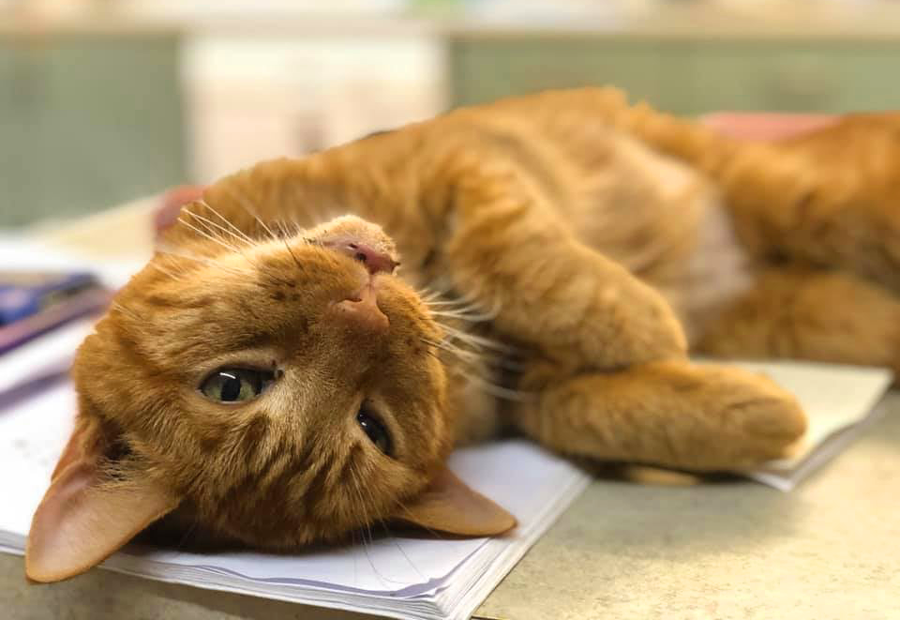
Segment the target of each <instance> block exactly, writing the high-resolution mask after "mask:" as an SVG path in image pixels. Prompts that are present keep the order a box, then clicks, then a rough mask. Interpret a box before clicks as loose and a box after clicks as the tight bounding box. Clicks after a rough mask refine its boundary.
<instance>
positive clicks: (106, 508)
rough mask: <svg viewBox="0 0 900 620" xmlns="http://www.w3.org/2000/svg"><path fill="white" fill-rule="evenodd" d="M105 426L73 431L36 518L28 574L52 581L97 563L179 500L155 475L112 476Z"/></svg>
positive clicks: (29, 546)
mask: <svg viewBox="0 0 900 620" xmlns="http://www.w3.org/2000/svg"><path fill="white" fill-rule="evenodd" d="M99 432H100V431H99V425H93V426H90V425H81V426H79V428H78V429H77V430H76V432H75V433H73V435H72V438H71V439H70V440H69V443H68V445H67V446H66V449H65V450H64V451H63V454H62V456H61V457H60V460H59V463H58V464H57V467H56V470H55V471H54V473H53V482H52V483H51V484H50V488H49V489H47V492H46V493H45V494H44V499H43V500H42V501H41V503H40V505H39V506H38V508H37V511H36V512H35V513H34V517H33V518H32V521H31V530H30V532H29V533H28V542H27V543H26V545H25V574H26V575H27V577H28V578H29V579H31V580H32V581H37V582H43V583H49V582H53V581H60V580H62V579H68V578H69V577H74V576H75V575H79V574H81V573H83V572H85V571H87V570H89V569H90V568H92V567H93V566H96V565H97V564H99V563H100V562H102V561H103V560H105V559H106V558H107V557H109V556H110V555H112V554H113V553H114V552H115V551H116V550H118V549H119V548H120V547H121V546H123V545H124V544H125V543H127V542H128V541H129V540H131V539H132V538H133V537H134V536H135V535H136V534H137V533H138V532H140V531H141V530H142V529H144V528H145V527H147V526H148V525H150V524H151V523H152V522H153V521H156V520H157V519H159V518H160V517H162V516H164V515H165V514H167V513H168V512H171V511H172V510H173V509H174V508H175V507H176V506H178V503H179V502H178V499H177V498H175V497H173V495H172V494H171V493H170V492H169V491H168V490H166V489H164V488H162V486H161V485H159V484H158V483H155V482H153V481H152V480H151V479H150V478H146V479H138V478H136V477H133V478H134V479H132V478H129V477H126V478H123V479H117V480H109V479H108V478H107V477H106V476H104V473H103V471H102V469H101V466H100V463H101V461H102V457H103V456H104V455H103V454H102V448H103V446H104V445H106V442H105V441H103V440H102V439H101V438H99V437H98V436H97V434H98V433H99Z"/></svg>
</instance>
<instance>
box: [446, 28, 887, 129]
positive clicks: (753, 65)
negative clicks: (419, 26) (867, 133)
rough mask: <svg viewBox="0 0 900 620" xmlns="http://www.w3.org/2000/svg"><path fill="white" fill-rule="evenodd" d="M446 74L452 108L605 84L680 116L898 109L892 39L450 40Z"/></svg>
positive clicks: (622, 38)
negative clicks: (736, 112)
mask: <svg viewBox="0 0 900 620" xmlns="http://www.w3.org/2000/svg"><path fill="white" fill-rule="evenodd" d="M450 68H451V69H450V77H451V86H452V100H453V103H454V104H456V105H466V104H473V103H480V102H484V101H490V100H493V99H498V98H500V97H504V96H509V95H518V94H524V93H528V92H534V91H537V90H542V89H545V88H568V87H576V86H584V85H596V86H600V85H608V84H610V85H615V86H618V87H620V88H623V89H624V90H625V91H626V92H627V93H628V95H629V98H630V99H631V100H632V101H636V100H642V99H643V100H646V101H648V102H650V103H651V104H653V105H654V106H655V107H657V108H659V109H662V110H666V111H668V112H673V113H676V114H685V115H693V114H700V113H703V112H708V111H713V110H782V111H807V112H842V111H848V110H861V111H863V110H879V109H900V79H897V78H896V76H897V75H900V42H890V41H885V42H878V41H838V40H824V39H823V40H814V41H805V42H803V41H799V42H798V41H791V40H777V39H775V40H765V41H763V40H748V41H724V40H715V39H705V40H704V39H702V38H697V39H694V40H691V39H684V40H682V39H679V40H674V39H670V40H666V39H652V38H646V39H644V38H624V37H605V36H598V37H584V36H579V38H574V39H569V38H559V37H552V38H546V37H529V36H527V35H522V36H517V37H516V38H495V39H491V38H471V39H469V38H460V39H458V40H455V41H453V42H452V43H451V45H450Z"/></svg>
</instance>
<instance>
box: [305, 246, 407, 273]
mask: <svg viewBox="0 0 900 620" xmlns="http://www.w3.org/2000/svg"><path fill="white" fill-rule="evenodd" d="M322 245H324V246H325V247H329V248H332V249H335V250H337V251H339V252H343V253H344V254H346V255H347V256H350V257H351V258H355V259H356V260H358V261H359V262H361V263H363V264H364V265H365V266H366V269H368V270H369V273H371V274H376V273H380V272H384V273H393V272H394V269H395V268H396V267H397V261H395V260H394V259H393V258H391V257H390V255H389V254H387V252H381V251H379V250H376V249H375V248H373V247H372V246H370V245H367V244H365V243H362V242H361V241H359V240H357V239H346V238H344V239H334V240H327V241H324V242H323V243H322Z"/></svg>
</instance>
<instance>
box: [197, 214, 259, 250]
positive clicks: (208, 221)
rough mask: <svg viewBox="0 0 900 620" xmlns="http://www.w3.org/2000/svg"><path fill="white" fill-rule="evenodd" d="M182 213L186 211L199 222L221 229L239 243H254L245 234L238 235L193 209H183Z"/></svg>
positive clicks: (251, 244)
mask: <svg viewBox="0 0 900 620" xmlns="http://www.w3.org/2000/svg"><path fill="white" fill-rule="evenodd" d="M184 213H187V214H188V215H190V216H191V217H193V218H194V219H196V220H199V221H200V222H202V223H203V224H205V225H206V226H212V227H214V228H216V229H217V230H220V231H222V232H223V233H225V234H226V235H229V236H230V237H233V238H234V239H236V240H237V241H239V242H241V243H245V244H247V245H250V246H253V245H256V243H255V242H254V241H253V240H252V239H250V238H249V237H248V236H247V235H245V234H243V233H241V234H240V235H238V234H236V233H234V232H233V231H231V230H229V229H228V228H225V227H224V226H222V225H221V224H219V223H217V222H213V221H212V220H211V219H209V218H206V217H203V216H202V215H200V214H199V213H194V212H193V211H187V210H185V211H184ZM232 228H234V227H233V226H232ZM235 230H237V229H235ZM238 232H240V231H238Z"/></svg>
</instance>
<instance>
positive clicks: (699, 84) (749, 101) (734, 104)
mask: <svg viewBox="0 0 900 620" xmlns="http://www.w3.org/2000/svg"><path fill="white" fill-rule="evenodd" d="M684 67H685V71H686V73H685V89H686V90H687V91H688V92H690V93H693V101H692V102H690V104H689V106H690V107H691V108H692V109H693V111H695V112H705V111H710V110H779V111H794V112H846V111H853V110H858V111H868V110H883V109H900V79H897V76H900V43H879V42H844V41H822V42H791V41H781V42H779V41H766V42H762V41H755V42H745V43H732V42H707V43H697V44H695V45H693V46H692V50H691V52H690V53H689V59H688V60H687V61H686V63H685V65H684Z"/></svg>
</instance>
